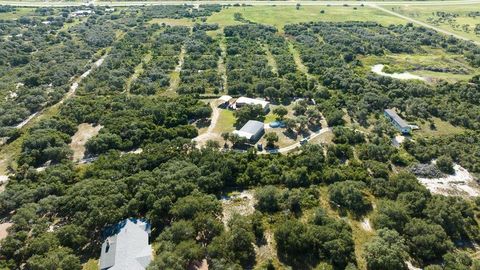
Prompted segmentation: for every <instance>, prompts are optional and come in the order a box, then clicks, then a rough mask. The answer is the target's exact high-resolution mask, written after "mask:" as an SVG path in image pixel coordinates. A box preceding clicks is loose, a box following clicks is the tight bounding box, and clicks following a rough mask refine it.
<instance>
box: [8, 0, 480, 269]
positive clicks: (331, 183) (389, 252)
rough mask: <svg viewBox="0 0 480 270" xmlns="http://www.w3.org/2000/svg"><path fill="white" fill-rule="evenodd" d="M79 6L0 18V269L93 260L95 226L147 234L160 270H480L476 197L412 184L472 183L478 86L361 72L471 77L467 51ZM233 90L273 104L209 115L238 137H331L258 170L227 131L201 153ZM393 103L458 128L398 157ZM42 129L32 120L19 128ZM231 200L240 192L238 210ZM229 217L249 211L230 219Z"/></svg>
mask: <svg viewBox="0 0 480 270" xmlns="http://www.w3.org/2000/svg"><path fill="white" fill-rule="evenodd" d="M88 8H89V9H91V10H92V11H94V12H93V14H91V15H88V16H85V17H82V18H72V17H71V16H69V13H70V12H72V11H75V10H77V9H75V8H44V9H43V8H38V9H32V10H33V11H32V12H33V13H32V14H33V15H32V14H31V15H29V16H21V17H19V18H18V19H16V20H10V19H5V20H4V19H1V20H0V36H1V37H2V38H4V41H2V42H1V43H0V56H2V57H0V138H1V137H8V138H9V139H8V140H6V142H5V146H6V147H9V148H8V149H12V148H15V151H17V152H15V153H16V154H15V155H12V163H11V164H8V169H9V170H10V172H11V173H10V175H9V180H8V182H7V183H6V185H5V190H3V191H0V217H1V220H2V222H4V221H8V222H11V223H12V226H11V227H10V228H9V229H8V236H6V237H5V238H4V239H3V240H0V269H39V270H40V269H82V267H83V265H84V264H85V263H86V262H87V261H89V260H91V259H98V256H99V253H100V246H101V244H102V242H103V240H104V239H105V228H107V227H109V226H111V225H113V224H116V223H117V222H119V221H121V220H124V219H126V218H145V219H146V220H148V222H149V223H150V224H151V228H152V231H151V236H150V242H151V243H152V245H153V246H154V247H155V248H154V256H153V261H152V262H151V264H150V265H149V267H148V269H152V270H153V269H193V268H194V267H198V266H199V265H201V264H202V262H203V261H205V262H206V263H208V267H209V269H214V270H215V269H218V270H220V269H269V270H270V269H335V270H336V269H348V270H354V269H369V270H377V269H378V270H385V269H387V270H390V269H391V270H396V269H408V264H409V263H412V264H414V265H415V266H418V267H422V268H424V269H427V270H432V269H433V270H436V269H445V270H454V269H462V270H463V269H465V270H468V269H480V268H479V267H480V262H479V260H478V258H475V257H474V255H472V254H473V251H474V248H472V247H474V246H475V245H477V244H478V243H479V242H480V225H479V224H480V220H479V217H480V200H479V199H478V198H477V199H476V200H475V199H473V198H468V197H462V196H444V195H439V194H435V193H432V192H431V191H430V190H429V189H427V188H426V187H425V186H424V185H422V184H421V183H420V182H419V180H418V179H417V177H420V175H418V174H416V169H415V168H417V167H415V166H417V165H422V166H431V167H429V168H433V169H432V170H435V172H437V171H438V172H437V173H438V174H439V175H441V176H444V175H453V174H455V170H456V168H457V165H461V166H462V167H463V168H465V169H467V170H468V171H469V172H470V173H472V174H475V175H478V173H480V165H479V164H480V156H479V154H478V153H479V151H480V134H479V129H480V116H479V115H480V95H479V94H478V90H480V86H479V77H478V75H477V76H473V77H472V78H469V79H468V80H465V81H458V82H447V81H440V82H438V83H426V82H421V81H407V80H396V79H393V78H389V77H383V76H379V75H376V74H373V73H371V72H369V71H368V70H367V71H366V69H365V66H364V63H363V62H362V59H363V57H365V56H367V55H375V56H380V57H381V56H384V55H386V54H399V53H406V54H415V53H420V52H425V51H427V50H429V49H438V50H442V51H444V52H446V53H447V52H448V53H455V54H461V55H464V56H465V59H466V61H468V63H469V64H470V65H471V66H472V67H478V66H479V65H480V63H479V62H478V61H479V57H480V49H479V48H478V46H476V45H474V44H472V43H470V42H467V41H462V40H458V39H455V38H453V37H447V36H444V35H441V34H439V33H437V32H435V31H433V30H429V29H426V28H424V27H417V26H414V25H413V24H410V23H405V24H402V25H390V26H383V25H381V24H378V23H375V22H311V23H292V24H287V25H285V26H284V27H283V29H277V28H276V27H274V26H271V25H263V24H259V23H254V22H252V21H249V20H248V19H247V18H245V17H243V15H242V14H240V13H234V14H235V15H232V16H233V19H234V21H235V24H232V25H219V24H217V23H210V22H208V23H206V22H205V21H206V18H207V17H209V16H211V15H212V14H216V13H218V12H221V11H222V10H224V9H227V8H231V7H230V6H229V7H222V6H220V5H208V6H199V7H195V6H191V5H177V6H152V7H128V8H122V9H119V10H117V11H115V12H111V11H110V12H107V11H106V8H104V7H88ZM245 8H247V7H245ZM298 9H300V7H299V6H297V10H298ZM292 11H295V7H292ZM13 12H17V11H16V9H15V8H12V7H7V6H0V14H3V13H13ZM0 16H1V15H0ZM47 17H48V19H47ZM161 19H168V20H165V21H167V22H170V24H169V23H165V22H162V21H161ZM45 21H48V22H51V23H42V22H45ZM172 22H173V23H172ZM176 23H178V24H176ZM294 51H296V52H298V55H299V57H300V59H296V58H295V57H294V54H293V52H294ZM101 57H105V58H104V62H103V63H102V64H101V65H100V66H98V67H94V68H93V69H91V72H89V73H88V74H87V75H86V76H85V78H83V79H82V80H81V81H80V82H79V85H78V91H77V92H75V93H72V94H71V95H67V96H66V95H65V94H66V93H67V92H68V91H69V89H70V87H71V85H72V84H73V83H74V82H75V79H77V78H79V76H80V75H81V74H83V73H84V72H85V71H87V70H89V69H90V68H91V67H92V64H93V63H95V61H97V60H99V59H100V58H101ZM297 58H298V57H297ZM298 61H301V62H302V63H303V64H304V65H305V66H306V69H307V70H306V71H305V70H301V69H300V68H299V67H298V63H297V62H298ZM223 65H224V66H223ZM222 67H224V69H225V72H226V73H225V74H222ZM172 82H173V83H172ZM225 82H226V84H225ZM173 86H175V87H173ZM226 94H229V95H232V96H235V97H236V96H240V95H245V96H249V97H262V98H265V99H267V100H268V101H270V102H271V103H272V106H274V107H273V109H272V110H271V111H270V112H267V111H266V110H264V109H263V108H262V107H261V106H250V105H246V106H243V107H241V108H239V109H238V110H236V111H235V112H230V111H227V110H225V111H221V113H220V114H221V115H220V116H219V117H225V115H223V114H224V113H225V114H231V116H232V118H234V121H233V122H232V124H231V125H232V127H231V128H237V129H238V128H241V127H242V126H243V125H244V124H245V123H247V122H248V121H249V120H257V121H260V122H265V124H267V123H268V122H266V121H267V119H269V120H268V121H270V120H271V121H275V120H277V121H279V122H281V123H283V124H284V125H285V132H284V133H285V134H287V135H292V134H294V135H296V134H302V133H305V131H308V130H310V128H311V127H312V126H314V127H317V129H320V128H321V129H324V130H326V131H328V132H329V133H328V134H329V136H331V137H330V138H328V140H325V141H322V142H321V143H318V142H308V143H306V144H304V145H301V146H300V143H298V149H299V151H290V152H288V153H281V154H279V153H276V154H269V153H266V152H263V153H262V154H260V151H257V149H256V148H255V147H252V148H248V149H236V147H235V146H236V144H237V143H238V144H242V143H243V142H245V140H243V139H242V138H240V137H234V136H233V135H232V134H231V133H229V132H230V131H228V132H224V133H222V134H218V135H219V136H218V137H223V139H224V141H230V142H232V144H233V147H232V149H230V148H229V147H224V148H222V147H220V144H219V143H210V144H206V146H205V147H198V145H197V144H196V143H195V141H192V139H193V138H196V137H197V136H199V134H208V132H207V133H205V129H207V128H205V129H202V128H197V127H196V126H195V125H193V123H197V122H198V121H199V120H205V119H208V118H213V117H212V115H213V113H214V112H215V111H212V107H211V106H210V102H212V100H216V99H217V98H218V97H220V96H221V95H226ZM59 101H62V102H59ZM55 104H56V105H55ZM52 105H54V106H52ZM390 107H395V108H397V109H398V111H399V113H400V114H401V115H402V116H403V117H405V119H406V120H408V121H409V122H416V121H418V122H419V123H424V122H425V123H429V121H433V120H432V119H434V118H435V119H439V120H435V121H437V122H436V123H438V121H442V122H441V123H448V124H449V125H452V126H454V127H456V128H458V129H459V130H461V132H457V133H455V134H454V133H452V134H447V135H442V136H423V135H422V136H420V135H416V134H414V135H413V136H414V137H413V139H411V140H409V139H407V140H405V142H403V144H401V145H400V144H399V145H395V144H393V143H392V138H393V137H395V136H396V135H398V132H397V131H396V130H395V129H394V128H393V127H391V125H390V124H389V123H388V122H385V120H384V119H383V118H382V114H383V110H384V109H385V108H390ZM49 108H50V110H48V109H49ZM214 109H215V108H214ZM42 110H48V113H45V114H42V113H41V112H42ZM34 113H39V114H40V115H41V117H38V118H35V119H34V121H32V122H30V123H29V124H28V125H27V126H25V128H22V129H17V128H15V125H18V124H19V123H21V122H22V121H24V120H25V119H26V118H27V117H28V116H30V115H31V114H34ZM272 119H273V120H272ZM212 122H213V121H212ZM85 123H87V124H91V125H92V126H95V127H101V128H100V129H99V132H98V134H94V135H93V136H92V137H91V138H89V139H88V140H86V142H85V145H84V147H85V159H83V160H82V162H77V161H74V160H73V150H72V147H71V143H72V138H73V136H74V135H75V134H76V133H77V132H79V131H81V130H79V125H81V124H85ZM432 123H433V122H432ZM325 125H327V126H325ZM268 128H269V127H266V129H267V130H266V133H265V136H264V139H265V141H266V142H267V145H266V146H267V148H268V149H276V148H277V147H279V142H280V141H281V137H282V136H286V135H285V134H283V133H280V132H279V133H275V132H274V131H272V130H268ZM221 142H222V143H223V141H221ZM2 147H3V146H2ZM3 149H7V148H2V151H3ZM2 153H3V152H2ZM422 176H423V175H422ZM2 187H3V186H2ZM239 191H248V192H249V193H248V194H252V195H251V197H248V196H246V197H242V198H240V199H237V200H234V199H231V197H233V196H232V194H234V193H235V192H239ZM229 201H233V204H234V205H237V204H238V205H242V203H245V204H248V205H249V206H248V207H245V208H248V210H249V211H250V210H251V211H250V212H249V211H245V212H247V213H245V212H243V213H235V214H233V215H231V216H229V219H228V220H226V217H227V214H226V213H227V208H226V206H225V205H226V204H227V202H229ZM249 207H250V208H249ZM259 250H260V251H259ZM259 254H260V255H259ZM265 254H266V255H265Z"/></svg>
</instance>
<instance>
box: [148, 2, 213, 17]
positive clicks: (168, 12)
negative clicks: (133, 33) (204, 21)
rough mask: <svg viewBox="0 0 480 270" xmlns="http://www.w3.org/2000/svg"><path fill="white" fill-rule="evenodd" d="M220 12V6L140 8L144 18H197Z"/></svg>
mask: <svg viewBox="0 0 480 270" xmlns="http://www.w3.org/2000/svg"><path fill="white" fill-rule="evenodd" d="M221 10H222V6H221V5H199V6H198V7H195V6H193V5H177V6H175V5H168V6H167V5H165V6H148V7H146V8H142V11H143V13H144V16H145V18H147V19H151V18H173V19H180V18H199V17H208V16H210V15H212V14H213V13H215V12H220V11H221Z"/></svg>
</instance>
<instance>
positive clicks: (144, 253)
mask: <svg viewBox="0 0 480 270" xmlns="http://www.w3.org/2000/svg"><path fill="white" fill-rule="evenodd" d="M149 235H150V224H148V223H147V222H145V221H142V220H138V219H126V220H124V221H122V222H120V223H118V224H117V225H115V226H114V227H112V228H111V229H110V236H108V237H107V239H105V242H103V244H102V252H101V255H100V269H102V270H106V269H108V270H126V269H128V270H137V269H138V270H144V269H145V268H146V267H147V266H148V264H149V263H150V261H151V260H152V246H151V245H150V244H149V243H148V237H149Z"/></svg>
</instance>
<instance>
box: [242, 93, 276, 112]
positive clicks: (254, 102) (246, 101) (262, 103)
mask: <svg viewBox="0 0 480 270" xmlns="http://www.w3.org/2000/svg"><path fill="white" fill-rule="evenodd" d="M245 105H260V106H262V109H263V110H264V111H266V112H267V111H268V110H269V106H270V102H268V101H265V100H262V99H254V98H248V97H239V98H238V99H237V101H236V102H235V107H236V108H237V109H238V108H241V107H243V106H245Z"/></svg>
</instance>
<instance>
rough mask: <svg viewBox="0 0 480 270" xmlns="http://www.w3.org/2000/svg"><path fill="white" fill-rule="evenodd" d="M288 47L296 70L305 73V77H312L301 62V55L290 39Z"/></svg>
mask: <svg viewBox="0 0 480 270" xmlns="http://www.w3.org/2000/svg"><path fill="white" fill-rule="evenodd" d="M288 49H289V50H290V53H291V54H292V56H293V61H295V64H296V65H297V70H299V71H300V72H302V73H303V74H305V76H307V79H310V78H312V77H313V76H312V75H311V74H310V73H308V68H307V66H305V64H303V61H302V57H301V56H300V53H299V52H298V51H297V49H295V45H293V43H292V41H290V40H288Z"/></svg>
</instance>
